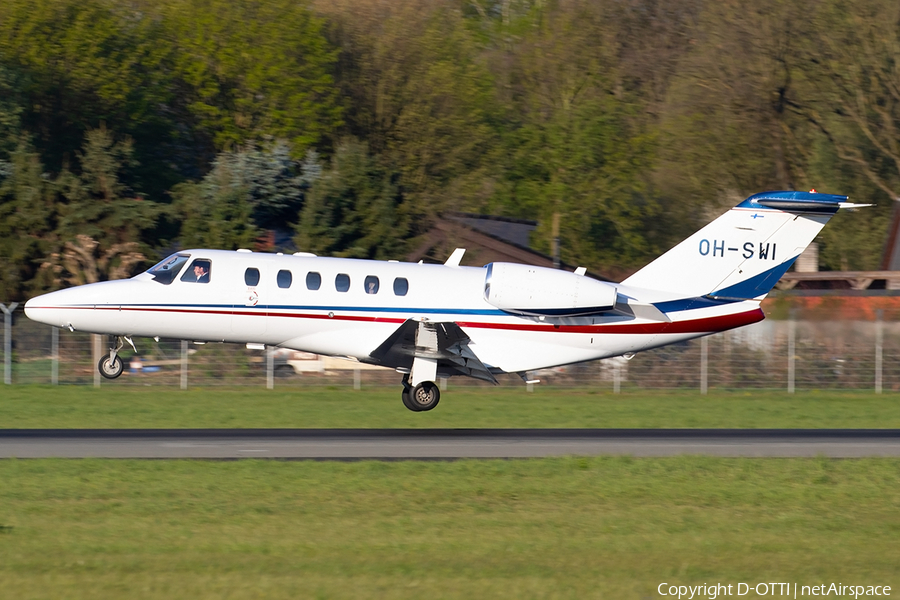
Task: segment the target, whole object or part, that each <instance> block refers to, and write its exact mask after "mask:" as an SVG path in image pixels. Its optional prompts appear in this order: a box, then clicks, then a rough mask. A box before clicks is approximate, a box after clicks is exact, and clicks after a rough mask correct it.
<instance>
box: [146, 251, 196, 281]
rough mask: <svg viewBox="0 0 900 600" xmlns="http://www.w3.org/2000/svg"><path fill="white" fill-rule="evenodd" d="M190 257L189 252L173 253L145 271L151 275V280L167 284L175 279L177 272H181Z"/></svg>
mask: <svg viewBox="0 0 900 600" xmlns="http://www.w3.org/2000/svg"><path fill="white" fill-rule="evenodd" d="M190 258H191V255H190V254H173V255H172V256H169V257H168V258H166V259H164V260H161V261H159V262H158V263H156V264H155V265H153V266H152V267H150V269H148V270H147V272H148V273H150V274H151V275H153V281H156V282H159V283H161V284H163V285H169V284H170V283H172V282H173V281H175V278H176V277H178V273H179V272H181V269H182V268H184V264H185V263H186V262H187V261H188V260H189V259H190Z"/></svg>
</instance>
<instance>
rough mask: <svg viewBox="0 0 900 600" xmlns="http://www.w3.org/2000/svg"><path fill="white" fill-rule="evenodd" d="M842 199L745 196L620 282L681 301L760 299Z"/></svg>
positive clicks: (778, 194) (803, 194)
mask: <svg viewBox="0 0 900 600" xmlns="http://www.w3.org/2000/svg"><path fill="white" fill-rule="evenodd" d="M854 206H869V205H863V204H858V205H851V204H849V203H847V196H836V195H833V194H817V193H815V192H764V193H762V194H756V195H754V196H750V197H749V198H747V199H746V200H744V201H743V202H741V203H740V204H738V205H737V206H736V207H734V208H732V209H731V210H729V211H728V212H727V213H725V214H724V215H722V216H721V217H719V218H718V219H716V220H715V221H713V222H712V223H710V224H709V225H707V226H706V227H704V228H703V229H701V230H700V231H698V232H697V233H695V234H694V235H692V236H691V237H689V238H688V239H686V240H684V241H683V242H681V243H680V244H678V245H677V246H675V247H674V248H672V249H671V250H669V251H668V252H666V253H665V254H663V255H662V256H660V257H659V258H657V259H656V260H654V261H653V262H651V263H650V264H649V265H647V266H646V267H644V268H643V269H641V270H640V271H638V272H637V273H635V274H634V275H632V276H631V277H629V278H628V279H626V280H625V281H623V282H622V283H623V285H628V286H633V287H638V288H646V289H654V290H664V291H666V292H672V293H674V294H677V295H683V296H685V297H698V296H710V297H714V298H721V299H730V300H749V299H753V298H756V299H761V298H763V297H765V295H766V294H768V293H769V291H771V289H772V288H773V287H774V286H775V283H776V282H777V281H778V280H779V279H780V278H781V276H782V275H784V273H785V272H786V271H787V270H788V269H789V268H790V267H791V265H792V264H794V261H795V260H797V257H798V256H799V255H800V253H801V252H803V250H805V249H806V247H807V246H808V245H809V244H810V242H812V241H813V239H815V237H816V235H817V234H818V233H819V231H821V230H822V227H824V226H825V224H826V223H828V220H829V219H831V217H833V216H834V215H835V213H837V211H838V210H839V209H841V208H844V207H854Z"/></svg>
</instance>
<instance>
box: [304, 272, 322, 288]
mask: <svg viewBox="0 0 900 600" xmlns="http://www.w3.org/2000/svg"><path fill="white" fill-rule="evenodd" d="M320 287H322V276H321V275H319V274H318V273H316V272H315V271H310V272H309V273H307V274H306V289H308V290H317V289H319V288H320Z"/></svg>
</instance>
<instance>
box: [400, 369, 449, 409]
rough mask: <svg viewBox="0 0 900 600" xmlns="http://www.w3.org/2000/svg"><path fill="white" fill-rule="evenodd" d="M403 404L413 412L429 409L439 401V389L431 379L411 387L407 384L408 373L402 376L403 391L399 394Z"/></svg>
mask: <svg viewBox="0 0 900 600" xmlns="http://www.w3.org/2000/svg"><path fill="white" fill-rule="evenodd" d="M400 398H401V399H402V400H403V406H405V407H406V408H408V409H409V410H411V411H413V412H424V411H426V410H431V409H432V408H434V407H435V406H437V405H438V402H440V401H441V391H440V390H439V389H438V386H437V385H435V383H434V382H432V381H423V382H422V383H420V384H419V385H417V386H415V387H413V386H411V385H410V384H409V375H404V376H403V393H402V394H401V395H400Z"/></svg>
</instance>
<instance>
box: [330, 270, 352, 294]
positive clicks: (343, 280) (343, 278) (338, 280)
mask: <svg viewBox="0 0 900 600" xmlns="http://www.w3.org/2000/svg"><path fill="white" fill-rule="evenodd" d="M334 288H335V289H336V290H337V291H339V292H346V291H348V290H349V289H350V276H349V275H347V274H346V273H338V276H337V277H335V278H334Z"/></svg>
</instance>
